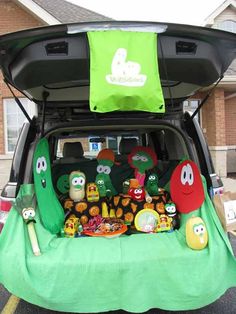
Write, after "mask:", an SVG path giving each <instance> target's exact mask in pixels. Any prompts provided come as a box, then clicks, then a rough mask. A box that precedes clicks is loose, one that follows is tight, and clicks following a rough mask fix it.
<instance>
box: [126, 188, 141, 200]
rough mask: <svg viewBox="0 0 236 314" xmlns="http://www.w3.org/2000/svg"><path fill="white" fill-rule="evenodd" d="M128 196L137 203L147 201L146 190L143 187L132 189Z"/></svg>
mask: <svg viewBox="0 0 236 314" xmlns="http://www.w3.org/2000/svg"><path fill="white" fill-rule="evenodd" d="M128 194H129V195H130V196H131V197H132V199H134V200H136V201H143V200H144V199H145V190H144V188H143V187H140V188H135V189H134V188H130V189H129V191H128Z"/></svg>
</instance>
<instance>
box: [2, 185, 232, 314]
mask: <svg viewBox="0 0 236 314" xmlns="http://www.w3.org/2000/svg"><path fill="white" fill-rule="evenodd" d="M204 187H205V193H206V186H205V183H204ZM20 193H22V195H24V193H27V186H26V185H25V186H22V187H21V191H20ZM192 215H196V216H197V215H199V216H201V217H202V218H203V220H204V222H205V224H206V226H207V229H208V234H209V244H208V246H207V247H206V248H205V249H204V250H201V251H194V250H191V249H190V248H188V247H187V245H186V240H185V223H186V220H187V218H188V217H191V216H192ZM36 221H37V222H36V224H35V228H36V232H37V235H38V240H39V245H40V248H41V251H42V255H41V256H39V257H36V256H34V255H33V253H32V250H31V246H30V242H29V239H28V233H27V226H26V225H25V223H24V222H23V219H22V217H20V215H19V214H18V213H17V211H16V210H15V209H14V208H12V209H11V211H10V214H9V217H8V219H7V222H6V225H5V227H4V228H3V231H2V234H1V235H0V282H1V283H2V284H3V285H4V286H5V287H6V288H7V289H8V290H9V291H10V292H11V293H13V294H15V295H16V296H18V297H20V298H22V299H25V300H27V301H28V302H31V303H34V304H37V305H39V306H42V307H45V308H49V309H53V310H59V311H66V312H67V311H68V312H70V311H73V312H79V313H81V312H86V313H92V312H102V311H108V310H115V309H124V310H127V311H130V312H142V311H146V310H148V309H150V308H162V309H166V310H191V309H195V308H199V307H202V306H205V305H207V304H209V303H211V302H213V301H215V300H216V299H217V298H219V297H220V296H221V295H222V294H223V293H224V292H225V291H226V289H228V288H229V287H232V286H236V260H235V258H234V256H233V253H232V249H231V246H230V243H229V240H228V238H227V235H226V234H225V232H224V231H223V229H222V226H221V224H220V222H219V219H218V217H217V215H216V213H215V210H214V207H213V205H212V202H211V200H210V199H209V197H208V194H207V193H206V199H205V201H204V204H203V205H202V206H201V208H200V209H198V210H197V211H194V212H193V213H190V214H187V215H182V225H181V228H180V229H179V230H178V231H174V232H172V233H162V234H135V235H131V236H125V235H124V236H121V237H119V238H114V239H106V238H90V237H82V238H58V237H56V236H55V235H53V234H51V233H50V232H48V231H47V230H46V229H45V228H44V227H43V225H42V224H41V222H40V219H39V218H38V217H36Z"/></svg>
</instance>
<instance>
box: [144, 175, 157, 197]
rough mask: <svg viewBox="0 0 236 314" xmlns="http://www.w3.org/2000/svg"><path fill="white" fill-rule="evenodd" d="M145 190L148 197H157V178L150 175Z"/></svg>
mask: <svg viewBox="0 0 236 314" xmlns="http://www.w3.org/2000/svg"><path fill="white" fill-rule="evenodd" d="M146 190H147V192H148V194H149V195H150V196H155V195H158V176H157V174H155V173H152V174H150V175H149V176H148V179H147V183H146Z"/></svg>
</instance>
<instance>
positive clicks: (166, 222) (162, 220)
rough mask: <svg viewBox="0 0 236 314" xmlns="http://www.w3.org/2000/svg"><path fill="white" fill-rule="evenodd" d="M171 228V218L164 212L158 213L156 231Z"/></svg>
mask: <svg viewBox="0 0 236 314" xmlns="http://www.w3.org/2000/svg"><path fill="white" fill-rule="evenodd" d="M172 229H173V228H172V218H170V217H168V216H167V215H165V214H162V215H160V216H159V218H158V223H157V227H156V232H163V231H171V230H172Z"/></svg>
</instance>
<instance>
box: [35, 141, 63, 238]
mask: <svg viewBox="0 0 236 314" xmlns="http://www.w3.org/2000/svg"><path fill="white" fill-rule="evenodd" d="M33 172H34V183H35V194H36V198H37V202H38V208H39V214H40V218H41V221H42V224H43V226H44V227H45V229H47V230H48V231H50V232H51V233H53V234H57V233H60V232H61V229H62V227H63V225H64V210H63V208H62V206H61V204H60V202H59V200H58V198H57V196H56V193H55V190H54V187H53V183H52V174H51V164H50V157H49V145H48V141H47V139H46V138H42V139H41V140H40V141H39V142H38V143H37V146H36V148H35V152H34V159H33Z"/></svg>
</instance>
